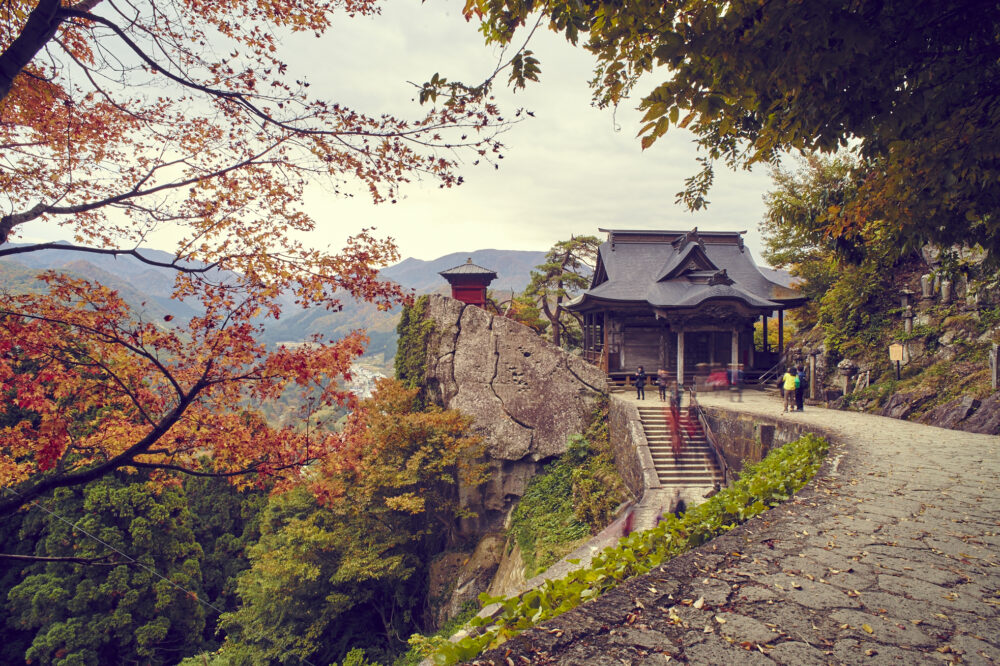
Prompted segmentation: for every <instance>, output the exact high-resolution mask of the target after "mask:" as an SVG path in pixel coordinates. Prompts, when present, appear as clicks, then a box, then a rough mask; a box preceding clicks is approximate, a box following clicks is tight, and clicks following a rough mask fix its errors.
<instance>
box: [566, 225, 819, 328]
mask: <svg viewBox="0 0 1000 666" xmlns="http://www.w3.org/2000/svg"><path fill="white" fill-rule="evenodd" d="M611 233H612V234H613V233H614V232H613V231H612V232H611ZM643 233H644V234H646V235H647V237H654V238H655V237H656V236H657V234H658V233H659V234H662V237H663V238H665V239H669V240H676V242H675V243H671V242H617V243H615V244H614V245H613V246H612V243H611V242H606V243H604V244H603V245H601V248H600V252H599V261H600V262H601V263H602V264H603V267H604V272H605V273H606V275H607V279H606V280H605V281H602V282H601V283H600V284H597V285H592V286H591V288H590V289H589V290H587V291H586V292H584V293H583V294H582V295H581V296H580V297H579V298H577V299H575V300H574V301H573V302H572V303H571V305H570V307H571V308H572V309H582V308H583V307H585V304H586V303H587V302H588V301H594V300H599V301H615V302H620V303H622V304H625V303H632V304H643V303H645V304H648V305H650V306H653V307H658V308H691V307H695V306H697V305H699V304H700V303H703V302H705V301H706V300H709V299H730V300H732V299H735V300H739V301H742V302H743V303H745V304H747V305H748V306H751V307H754V308H762V309H765V308H766V309H779V308H783V307H790V306H791V307H794V306H796V305H800V304H801V303H802V302H803V301H804V298H803V297H802V295H801V294H800V293H799V292H798V291H796V290H794V289H791V288H789V287H788V286H785V285H782V284H778V283H777V282H774V281H772V280H770V279H768V278H767V277H766V276H765V275H764V274H763V273H762V272H761V271H760V269H758V267H757V265H756V264H755V263H754V261H753V257H752V256H751V255H750V251H749V250H748V249H747V248H746V247H744V246H743V244H742V242H741V241H740V237H739V235H738V233H736V232H733V233H728V234H727V233H718V232H716V233H713V234H709V233H705V234H698V233H697V232H696V231H692V232H690V233H688V232H678V231H669V232H655V231H646V232H643ZM685 236H686V238H685ZM699 238H700V239H701V240H700V241H699ZM612 247H613V248H614V249H612ZM706 259H707V262H706ZM706 264H708V265H706ZM722 270H724V271H726V276H727V277H728V278H729V280H722V281H721V282H722V283H720V284H708V282H707V280H706V277H707V275H708V274H714V273H716V272H718V271H722ZM730 280H731V281H732V284H725V282H728V281H730Z"/></svg>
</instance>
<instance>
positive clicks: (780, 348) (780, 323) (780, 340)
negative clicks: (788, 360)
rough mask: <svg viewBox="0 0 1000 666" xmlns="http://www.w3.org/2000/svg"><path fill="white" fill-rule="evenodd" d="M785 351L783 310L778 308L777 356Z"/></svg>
mask: <svg viewBox="0 0 1000 666" xmlns="http://www.w3.org/2000/svg"><path fill="white" fill-rule="evenodd" d="M784 353H785V311H784V310H778V356H781V355H782V354H784Z"/></svg>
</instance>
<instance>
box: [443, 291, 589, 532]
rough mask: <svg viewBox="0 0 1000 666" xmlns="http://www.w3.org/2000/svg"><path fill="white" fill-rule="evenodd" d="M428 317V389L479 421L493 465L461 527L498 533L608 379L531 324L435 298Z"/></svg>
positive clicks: (581, 423) (580, 426)
mask: <svg viewBox="0 0 1000 666" xmlns="http://www.w3.org/2000/svg"><path fill="white" fill-rule="evenodd" d="M427 317H429V318H430V319H431V320H432V321H433V322H434V331H433V333H432V334H431V336H430V340H429V342H428V349H427V383H428V386H431V387H432V389H433V390H434V391H435V392H436V393H437V395H436V396H435V397H436V398H437V399H438V401H439V402H440V403H441V404H442V405H444V406H445V407H447V408H450V409H459V410H461V411H463V412H465V413H467V414H469V415H471V416H472V417H473V419H474V428H475V430H476V431H477V432H478V434H480V435H481V436H482V437H483V439H484V441H485V445H486V455H487V459H488V462H489V464H490V466H491V468H492V473H491V478H490V479H489V480H488V481H487V482H486V483H485V484H483V485H482V486H481V487H480V488H478V489H468V488H466V489H463V492H462V495H463V501H464V502H465V504H466V506H467V507H468V508H469V509H471V510H472V511H474V512H475V513H476V514H477V518H476V519H474V520H471V521H465V522H464V523H463V530H464V531H466V532H475V533H483V532H486V531H489V530H492V529H498V528H500V527H502V524H503V521H504V519H505V517H506V515H507V512H508V510H509V509H510V507H511V506H512V505H513V504H514V503H515V502H516V500H517V499H518V498H519V497H520V496H521V495H522V494H523V493H524V489H525V487H526V485H527V482H528V480H529V479H530V478H531V477H532V476H533V475H534V474H535V472H536V471H537V470H538V468H539V466H540V465H541V464H543V463H544V462H546V461H548V460H550V459H552V458H553V457H555V456H558V455H560V454H562V453H563V452H565V451H566V443H567V438H568V437H569V436H570V435H572V434H575V433H582V432H583V431H584V430H585V429H586V427H587V425H588V421H589V418H590V415H591V413H592V412H593V410H594V407H595V404H596V402H597V401H598V400H599V399H600V397H601V395H602V394H606V393H607V379H606V377H605V375H604V373H603V372H601V370H600V369H598V368H597V367H595V366H593V365H591V364H589V363H587V362H586V361H584V360H583V359H581V358H579V357H577V356H573V355H571V354H568V353H566V352H564V351H563V350H562V349H560V348H558V347H556V346H555V345H553V344H551V343H549V342H547V341H545V340H543V339H542V338H540V337H539V336H538V335H537V334H536V333H535V332H534V331H533V330H531V329H530V328H528V327H527V326H523V325H521V324H518V323H517V322H515V321H512V320H510V319H506V318H504V317H500V316H497V315H494V314H492V313H490V312H487V311H486V310H484V309H482V308H479V307H476V306H472V305H466V304H465V303H462V302H460V301H457V300H454V299H451V298H447V297H444V296H439V295H432V296H430V300H429V302H428V307H427Z"/></svg>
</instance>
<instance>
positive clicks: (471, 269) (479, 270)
mask: <svg viewBox="0 0 1000 666" xmlns="http://www.w3.org/2000/svg"><path fill="white" fill-rule="evenodd" d="M438 275H441V276H444V278H445V279H448V277H450V276H477V277H481V278H484V279H485V278H487V277H489V279H490V280H495V279H496V277H497V274H496V271H491V270H490V269H488V268H483V267H482V266H477V265H476V264H474V263H472V257H469V259H468V260H466V262H465V263H464V264H461V265H459V266H455V267H454V268H449V269H448V270H446V271H440V272H439V273H438Z"/></svg>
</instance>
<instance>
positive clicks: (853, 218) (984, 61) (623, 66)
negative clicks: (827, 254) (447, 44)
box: [465, 0, 1000, 260]
mask: <svg viewBox="0 0 1000 666" xmlns="http://www.w3.org/2000/svg"><path fill="white" fill-rule="evenodd" d="M465 12H466V16H467V17H469V18H473V17H479V18H481V19H482V31H483V32H484V34H485V35H486V38H487V40H488V41H497V42H502V43H509V42H510V41H511V40H512V39H513V37H514V35H515V34H516V33H517V31H518V30H519V29H521V28H522V27H524V26H526V25H527V26H529V27H528V28H526V29H530V30H533V29H534V27H532V26H537V21H539V20H541V21H548V25H549V27H550V28H551V29H552V30H554V31H557V32H559V33H562V34H564V35H565V36H566V38H567V39H568V40H569V41H571V42H572V43H574V44H576V43H578V42H580V41H581V40H582V41H583V43H584V46H585V48H587V49H588V50H589V51H591V52H592V53H593V54H594V55H595V56H596V59H597V65H596V69H595V76H594V79H593V80H592V86H593V89H594V100H595V102H596V103H597V104H598V105H600V106H613V105H617V104H620V103H622V102H624V101H627V100H629V99H630V97H631V96H632V95H634V94H636V93H637V91H638V90H639V89H640V87H642V88H643V89H646V88H645V86H646V82H647V79H649V78H651V77H657V78H658V81H653V82H652V83H653V84H654V85H652V86H649V88H651V89H649V90H648V92H644V94H643V95H642V98H641V100H640V101H639V102H638V105H639V108H640V110H642V111H644V112H645V116H644V118H643V125H642V127H641V128H640V130H639V134H640V135H641V137H642V140H641V142H642V146H643V148H648V147H649V146H651V145H652V144H653V143H654V142H655V141H656V140H657V139H658V138H659V137H661V136H663V135H664V134H665V133H666V132H667V131H668V129H669V128H671V127H674V128H686V129H688V130H690V131H691V132H693V134H694V136H695V140H696V142H697V144H698V146H699V147H700V148H701V149H702V150H703V151H704V154H703V156H702V157H700V158H699V161H700V162H701V165H702V168H701V170H700V171H699V172H698V173H697V174H695V175H694V176H692V177H691V178H689V179H688V180H687V182H686V187H685V189H684V190H683V191H682V192H680V193H679V196H678V198H679V200H680V201H683V202H684V203H686V204H687V205H688V206H689V207H691V208H694V209H697V208H700V207H702V206H704V205H706V204H707V203H708V201H707V198H706V196H707V193H708V191H709V188H710V187H711V185H712V181H713V176H714V165H715V163H716V162H719V161H721V162H722V163H724V164H726V165H727V166H730V167H733V168H746V167H749V166H751V165H753V164H774V163H776V162H777V161H779V160H780V158H781V156H782V154H783V153H785V152H786V151H797V152H802V153H808V152H815V151H820V152H827V153H830V152H834V151H837V150H848V151H850V152H852V153H854V154H855V155H856V156H857V157H858V158H859V168H858V170H857V172H856V173H855V174H854V178H855V180H857V181H859V191H858V197H856V198H855V199H854V200H853V201H852V203H851V205H850V206H846V207H844V208H842V209H839V210H838V211H837V215H835V216H831V218H830V220H829V223H828V224H827V226H826V228H825V230H824V231H825V232H826V233H828V234H830V235H835V236H843V237H847V238H852V237H858V236H861V235H862V234H863V233H864V225H865V223H866V221H868V220H872V219H885V220H887V221H889V222H890V223H891V224H892V225H894V226H895V227H897V228H898V229H900V230H902V231H903V234H902V236H901V241H902V242H905V243H907V244H908V245H910V246H919V244H920V243H922V242H925V241H928V240H929V241H933V242H936V243H939V244H942V245H951V244H954V243H965V244H968V245H970V246H971V245H974V244H977V243H978V244H980V245H982V247H984V248H985V249H986V250H988V251H989V252H991V253H992V254H993V256H994V259H995V260H996V259H1000V218H998V217H997V214H996V211H997V208H998V205H1000V88H998V86H997V84H996V82H997V81H998V80H1000V58H998V54H1000V37H998V35H1000V8H998V6H997V4H996V3H995V2H989V1H987V0H942V1H940V2H922V3H913V2H884V1H883V0H850V1H846V0H840V1H836V2H829V1H826V0H777V1H768V2H757V1H753V2H748V1H737V2H729V1H724V0H676V1H675V0H670V1H667V2H663V1H661V0H627V1H625V2H622V1H620V0H615V1H613V2H612V1H609V0H544V1H539V2H536V1H533V0H529V1H527V2H524V1H522V0H466V3H465ZM535 12H537V16H538V17H540V18H536V15H535V14H534V13H535ZM516 73H517V72H515V74H516ZM532 78H536V77H535V76H533V75H531V72H527V73H526V74H525V75H523V76H521V77H520V78H518V79H516V80H515V84H516V85H523V84H524V81H525V80H526V79H532Z"/></svg>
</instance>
